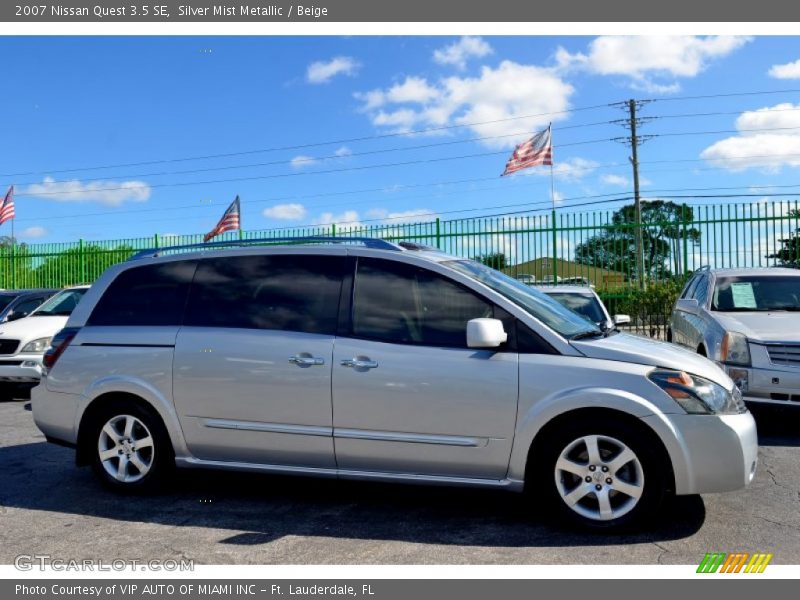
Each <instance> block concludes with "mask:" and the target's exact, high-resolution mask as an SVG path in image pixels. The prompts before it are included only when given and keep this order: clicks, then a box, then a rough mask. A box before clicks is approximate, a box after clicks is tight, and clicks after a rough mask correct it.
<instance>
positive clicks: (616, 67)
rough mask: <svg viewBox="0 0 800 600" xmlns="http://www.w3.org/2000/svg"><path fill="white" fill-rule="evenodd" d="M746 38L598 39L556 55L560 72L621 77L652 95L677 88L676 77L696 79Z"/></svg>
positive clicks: (748, 39)
mask: <svg viewBox="0 0 800 600" xmlns="http://www.w3.org/2000/svg"><path fill="white" fill-rule="evenodd" d="M750 39H751V38H749V37H745V36H705V37H700V36H690V35H681V36H678V35H673V36H666V35H665V36H608V35H604V36H600V37H598V38H595V39H594V40H592V42H591V43H590V44H589V48H588V51H587V53H582V52H576V53H574V54H573V53H570V52H569V51H567V50H565V49H564V48H559V49H558V51H557V52H556V64H557V68H558V69H560V70H569V69H584V70H587V71H589V72H591V73H595V74H598V75H621V76H625V77H628V78H629V79H630V83H631V87H633V88H634V89H639V90H644V91H648V92H651V93H662V94H664V93H670V92H675V91H678V90H679V89H680V84H679V83H678V81H676V80H677V79H679V78H682V77H683V78H686V77H695V76H697V75H698V74H700V73H701V72H702V71H704V70H705V69H706V68H707V67H708V65H709V64H710V63H711V62H712V61H713V60H715V59H719V58H723V57H725V56H727V55H728V54H730V53H732V52H734V51H735V50H737V49H738V48H741V47H742V46H743V45H744V44H746V43H747V42H749V41H750Z"/></svg>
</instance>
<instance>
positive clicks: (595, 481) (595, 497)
mask: <svg viewBox="0 0 800 600" xmlns="http://www.w3.org/2000/svg"><path fill="white" fill-rule="evenodd" d="M555 480H556V488H557V489H558V493H559V495H560V496H561V500H562V501H563V502H564V503H565V504H566V505H567V506H568V507H569V508H570V509H571V510H573V511H574V512H576V513H578V514H579V515H581V516H582V517H585V518H587V519H591V520H593V521H611V520H613V519H618V518H619V517H622V516H623V515H626V514H628V513H629V512H630V511H632V510H633V509H634V508H635V507H636V505H637V504H638V503H639V501H640V500H641V497H642V493H643V492H644V470H643V468H642V463H641V461H640V460H639V458H638V457H637V456H636V453H635V452H633V450H631V449H630V448H629V447H628V446H627V445H626V444H624V443H623V442H621V441H620V440H618V439H616V438H613V437H609V436H604V435H586V436H583V437H580V438H577V439H575V440H573V441H572V442H570V443H569V444H567V446H566V447H565V448H564V450H563V451H562V452H561V454H560V455H559V457H558V460H557V461H556V466H555Z"/></svg>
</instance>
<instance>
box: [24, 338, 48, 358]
mask: <svg viewBox="0 0 800 600" xmlns="http://www.w3.org/2000/svg"><path fill="white" fill-rule="evenodd" d="M51 339H53V338H49V337H46V338H39V339H38V340H33V341H32V342H28V343H27V344H25V345H24V346H23V347H22V350H20V352H35V353H36V354H43V353H44V351H45V350H47V348H48V347H49V346H50V340H51Z"/></svg>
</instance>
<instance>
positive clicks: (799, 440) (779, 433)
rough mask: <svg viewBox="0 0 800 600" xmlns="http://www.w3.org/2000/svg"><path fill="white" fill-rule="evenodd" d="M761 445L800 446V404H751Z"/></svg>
mask: <svg viewBox="0 0 800 600" xmlns="http://www.w3.org/2000/svg"><path fill="white" fill-rule="evenodd" d="M750 412H752V413H753V417H755V419H756V426H757V427H758V443H759V445H761V446H790V447H800V406H773V405H759V406H752V405H751V406H750Z"/></svg>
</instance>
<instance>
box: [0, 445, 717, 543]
mask: <svg viewBox="0 0 800 600" xmlns="http://www.w3.org/2000/svg"><path fill="white" fill-rule="evenodd" d="M0 473H2V474H3V475H2V478H3V486H2V488H1V489H0V505H3V506H7V507H16V508H22V509H29V510H40V511H52V512H60V513H67V514H79V515H86V516H92V517H102V518H107V519H115V520H120V521H141V522H151V523H157V524H164V525H172V526H178V527H180V526H187V527H209V528H216V529H228V530H230V531H231V535H230V537H228V538H225V539H223V540H222V543H223V544H233V545H248V546H254V545H258V544H266V543H268V542H271V541H273V540H276V539H279V538H282V537H284V536H291V535H302V536H319V537H340V538H352V539H365V540H393V541H406V542H416V543H426V544H453V545H469V546H479V547H554V546H577V545H595V546H602V545H607V544H621V543H622V544H624V543H647V542H653V541H664V540H674V539H681V538H684V537H688V536H691V535H692V534H694V533H695V532H697V531H698V530H699V529H700V527H701V526H702V525H703V522H704V520H705V506H704V504H703V501H702V499H701V498H700V497H699V496H687V497H680V498H676V499H674V500H672V501H670V502H669V503H667V505H666V506H665V507H664V508H663V509H662V514H661V515H659V518H658V519H657V522H656V524H655V526H654V527H653V528H652V529H650V530H647V531H642V532H639V533H631V534H616V535H610V534H604V533H586V532H583V531H575V530H570V529H565V528H564V527H560V526H558V525H556V524H555V523H554V519H553V517H552V515H548V514H537V513H536V512H535V511H534V510H532V509H530V507H529V505H528V500H527V498H526V497H524V496H522V495H518V494H511V493H508V492H502V491H495V490H475V489H464V488H451V487H416V486H406V485H389V484H379V483H364V482H349V481H337V480H328V479H311V478H302V477H284V476H268V475H257V474H245V473H228V472H221V471H196V470H186V471H179V472H178V473H177V474H176V476H175V478H174V481H173V483H172V485H171V489H170V490H168V491H165V492H163V493H161V494H158V495H154V496H148V497H130V496H121V495H118V494H115V493H113V492H110V491H107V490H106V489H105V488H104V487H102V485H101V484H100V483H99V482H97V481H96V480H95V478H94V476H93V474H92V472H91V470H90V469H87V468H81V469H78V468H76V467H75V466H74V458H73V452H72V451H71V450H69V449H66V448H60V447H58V446H53V445H51V444H47V443H45V442H39V443H26V444H21V445H17V446H6V447H0ZM243 531H244V532H246V533H242V532H243Z"/></svg>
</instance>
